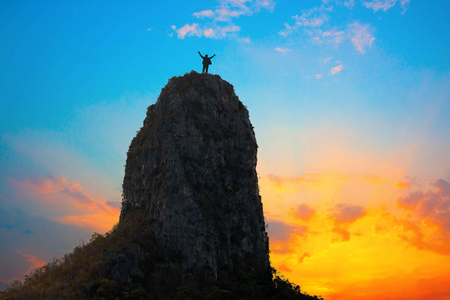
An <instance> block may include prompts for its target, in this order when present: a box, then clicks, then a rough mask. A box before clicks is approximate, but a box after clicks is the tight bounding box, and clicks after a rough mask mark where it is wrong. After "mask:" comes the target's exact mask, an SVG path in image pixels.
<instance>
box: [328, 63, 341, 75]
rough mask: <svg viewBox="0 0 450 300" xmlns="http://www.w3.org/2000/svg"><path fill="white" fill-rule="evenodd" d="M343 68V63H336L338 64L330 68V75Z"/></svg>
mask: <svg viewBox="0 0 450 300" xmlns="http://www.w3.org/2000/svg"><path fill="white" fill-rule="evenodd" d="M343 68H344V66H343V65H338V66H336V67H334V68H332V69H331V70H330V73H331V75H335V74H337V73H339V72H341V71H342V69H343Z"/></svg>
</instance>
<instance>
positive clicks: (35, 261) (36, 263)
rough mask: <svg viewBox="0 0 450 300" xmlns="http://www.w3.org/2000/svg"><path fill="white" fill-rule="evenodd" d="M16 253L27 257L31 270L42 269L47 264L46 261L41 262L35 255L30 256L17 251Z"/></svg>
mask: <svg viewBox="0 0 450 300" xmlns="http://www.w3.org/2000/svg"><path fill="white" fill-rule="evenodd" d="M16 253H18V254H20V255H23V256H24V257H25V259H26V260H27V262H29V263H30V264H31V268H30V270H31V269H35V268H39V267H42V266H44V265H46V264H47V262H46V261H43V260H40V259H39V258H37V257H36V256H34V255H31V254H28V253H25V252H22V251H16Z"/></svg>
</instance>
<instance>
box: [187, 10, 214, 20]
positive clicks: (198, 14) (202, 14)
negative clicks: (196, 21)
mask: <svg viewBox="0 0 450 300" xmlns="http://www.w3.org/2000/svg"><path fill="white" fill-rule="evenodd" d="M192 15H193V16H194V17H196V18H205V17H206V18H211V17H212V16H213V15H214V12H213V11H212V10H210V9H208V10H203V11H200V12H196V13H193V14H192Z"/></svg>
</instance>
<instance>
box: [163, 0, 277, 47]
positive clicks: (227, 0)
mask: <svg viewBox="0 0 450 300" xmlns="http://www.w3.org/2000/svg"><path fill="white" fill-rule="evenodd" d="M275 4H276V3H275V2H274V1H273V0H221V1H220V5H219V6H217V7H215V8H214V9H206V10H202V11H199V12H194V13H193V14H192V15H193V16H194V17H195V18H198V19H206V20H207V21H206V23H204V24H200V23H193V24H192V25H190V24H186V25H184V26H183V27H181V28H180V29H176V27H175V26H172V29H173V30H175V31H176V32H177V34H178V38H179V39H184V38H185V37H190V36H197V37H207V38H214V39H223V38H226V37H229V36H234V37H236V34H234V35H233V33H237V32H239V31H240V30H241V28H240V27H239V26H237V25H235V24H234V23H233V22H232V20H233V18H238V17H240V16H251V15H253V14H254V13H255V12H258V11H259V10H261V9H266V10H269V11H272V10H273V9H274V7H275ZM240 41H241V42H245V41H246V39H241V40H240Z"/></svg>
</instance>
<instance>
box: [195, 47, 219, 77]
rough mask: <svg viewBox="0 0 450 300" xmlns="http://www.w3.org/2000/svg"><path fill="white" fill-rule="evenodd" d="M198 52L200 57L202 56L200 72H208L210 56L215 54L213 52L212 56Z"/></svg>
mask: <svg viewBox="0 0 450 300" xmlns="http://www.w3.org/2000/svg"><path fill="white" fill-rule="evenodd" d="M198 54H200V57H201V58H203V70H202V73H208V68H209V65H210V64H212V62H211V58H213V57H214V56H216V55H215V54H214V55H213V56H211V57H208V54H205V56H203V55H202V54H201V53H200V51H198Z"/></svg>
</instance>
